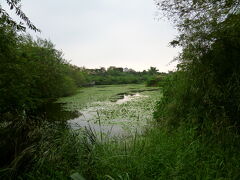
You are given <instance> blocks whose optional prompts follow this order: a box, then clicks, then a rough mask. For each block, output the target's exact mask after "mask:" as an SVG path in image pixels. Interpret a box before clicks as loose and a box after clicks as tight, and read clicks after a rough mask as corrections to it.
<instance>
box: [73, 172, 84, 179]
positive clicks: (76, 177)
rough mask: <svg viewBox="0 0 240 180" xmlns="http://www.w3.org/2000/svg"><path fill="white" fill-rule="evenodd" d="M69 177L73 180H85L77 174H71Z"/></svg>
mask: <svg viewBox="0 0 240 180" xmlns="http://www.w3.org/2000/svg"><path fill="white" fill-rule="evenodd" d="M70 177H71V178H72V179H73V180H85V178H84V177H82V175H80V174H79V173H73V174H72V175H71V176H70Z"/></svg>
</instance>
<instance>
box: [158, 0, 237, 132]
mask: <svg viewBox="0 0 240 180" xmlns="http://www.w3.org/2000/svg"><path fill="white" fill-rule="evenodd" d="M156 4H157V6H158V7H159V9H160V10H162V12H163V13H164V14H165V15H166V16H167V17H168V18H169V19H171V20H173V21H174V22H175V23H176V26H177V27H178V30H179V36H178V37H177V38H176V39H175V40H174V41H172V42H171V44H172V45H173V46H175V45H179V46H181V47H182V48H183V51H182V53H181V55H180V56H179V60H180V64H179V65H178V69H179V71H178V72H177V73H174V74H173V75H172V82H169V87H168V88H167V90H168V91H166V92H165V97H164V99H163V100H162V101H161V102H160V104H159V108H158V111H159V112H163V114H165V115H166V116H164V115H163V114H161V115H159V116H158V118H159V119H161V117H168V118H166V119H169V123H170V124H171V125H173V124H175V125H176V124H179V123H180V122H181V120H182V121H184V122H188V123H189V124H195V125H197V126H198V127H199V129H201V130H203V131H204V130H206V129H207V128H208V130H209V131H208V133H209V132H210V131H211V129H215V131H216V132H215V133H216V134H217V133H218V134H222V133H223V128H224V127H225V126H226V127H229V126H234V127H238V126H239V125H240V122H239V120H238V118H236V117H237V116H239V113H240V111H239V106H240V105H239V96H240V95H239V93H238V92H239V91H240V86H239V79H240V73H239V72H240V69H239V67H240V65H239V57H240V54H239V52H240V39H239V37H240V34H239V32H240V15H239V9H240V2H239V1H233V0H221V1H214V0H206V1H195V0H191V1H183V0H179V1H167V0H163V1H158V0H156ZM161 109H164V110H161Z"/></svg>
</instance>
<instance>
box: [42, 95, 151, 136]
mask: <svg viewBox="0 0 240 180" xmlns="http://www.w3.org/2000/svg"><path fill="white" fill-rule="evenodd" d="M139 97H147V96H143V95H142V94H140V93H135V94H131V95H129V94H121V96H119V95H118V100H116V101H115V102H109V103H114V104H123V103H126V102H128V101H131V100H134V99H137V98H139ZM100 103H101V102H100ZM63 105H64V104H61V103H46V104H44V105H43V106H42V107H41V108H40V109H38V113H39V112H40V114H41V115H42V116H43V117H44V118H45V119H47V120H49V121H62V122H67V123H68V125H69V127H70V128H72V129H81V128H84V129H85V128H88V129H91V130H92V131H94V132H96V133H99V132H102V133H105V134H108V135H109V136H124V135H127V132H126V129H123V126H121V125H119V124H117V123H119V122H126V123H127V122H129V120H128V119H112V120H111V124H110V125H107V124H102V123H101V121H100V120H99V115H98V113H97V112H98V110H99V108H104V107H101V105H100V107H99V106H97V107H88V108H85V109H81V110H79V111H66V110H64V109H63ZM136 130H138V132H141V129H139V128H137V127H136Z"/></svg>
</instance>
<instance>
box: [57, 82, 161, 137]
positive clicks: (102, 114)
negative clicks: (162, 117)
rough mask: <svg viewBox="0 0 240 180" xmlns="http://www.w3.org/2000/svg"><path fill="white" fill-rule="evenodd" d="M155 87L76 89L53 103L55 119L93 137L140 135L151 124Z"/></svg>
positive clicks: (157, 91) (156, 94) (121, 86)
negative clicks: (68, 95) (93, 135)
mask: <svg viewBox="0 0 240 180" xmlns="http://www.w3.org/2000/svg"><path fill="white" fill-rule="evenodd" d="M160 96H161V92H160V90H159V89H158V88H153V87H145V86H144V85H141V84H139V85H108V86H94V87H87V88H81V89H79V91H78V93H77V94H75V95H73V96H70V97H64V98H61V99H59V100H58V101H57V103H54V104H55V105H54V106H57V107H58V109H59V110H58V111H59V113H58V115H57V116H56V118H60V119H64V120H67V123H68V125H69V127H70V128H72V129H74V130H79V129H85V128H87V129H90V130H91V131H93V132H94V133H96V134H99V133H102V134H105V135H108V136H111V137H125V136H130V135H132V134H135V133H142V132H143V131H144V129H145V128H146V127H147V126H148V125H149V124H150V123H151V122H152V113H153V111H154V107H155V105H156V100H157V99H159V97H160Z"/></svg>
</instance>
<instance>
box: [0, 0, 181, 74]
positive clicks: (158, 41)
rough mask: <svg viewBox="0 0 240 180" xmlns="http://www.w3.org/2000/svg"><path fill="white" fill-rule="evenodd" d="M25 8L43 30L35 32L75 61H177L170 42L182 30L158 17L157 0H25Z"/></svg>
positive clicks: (142, 65) (139, 66) (138, 65)
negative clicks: (178, 30) (155, 0)
mask: <svg viewBox="0 0 240 180" xmlns="http://www.w3.org/2000/svg"><path fill="white" fill-rule="evenodd" d="M0 1H3V0H0ZM22 10H23V11H24V12H25V13H26V15H27V16H28V17H29V18H30V19H31V21H32V22H33V23H34V24H35V25H36V26H37V27H38V28H40V29H41V31H42V33H41V34H39V33H31V34H34V35H35V36H40V37H43V38H47V39H50V40H51V41H52V42H53V43H54V44H55V45H56V48H57V49H61V50H62V51H63V52H64V57H65V58H66V59H68V60H70V61H71V63H72V64H75V65H78V66H85V67H87V68H98V67H108V66H121V67H128V68H133V69H135V70H143V69H148V68H149V67H150V66H154V67H157V68H158V69H159V70H160V71H165V72H166V71H168V70H172V69H173V68H174V66H175V64H176V63H171V64H170V65H169V63H170V62H171V61H172V59H173V58H174V57H175V56H177V54H178V52H179V50H178V49H174V48H172V47H169V42H170V41H171V40H172V39H173V38H174V37H175V36H176V34H177V32H176V30H174V28H173V26H172V25H171V24H170V23H169V22H167V21H163V20H157V18H156V12H157V9H156V7H155V5H154V1H153V0H68V1H66V0H35V1H33V0H22Z"/></svg>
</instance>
